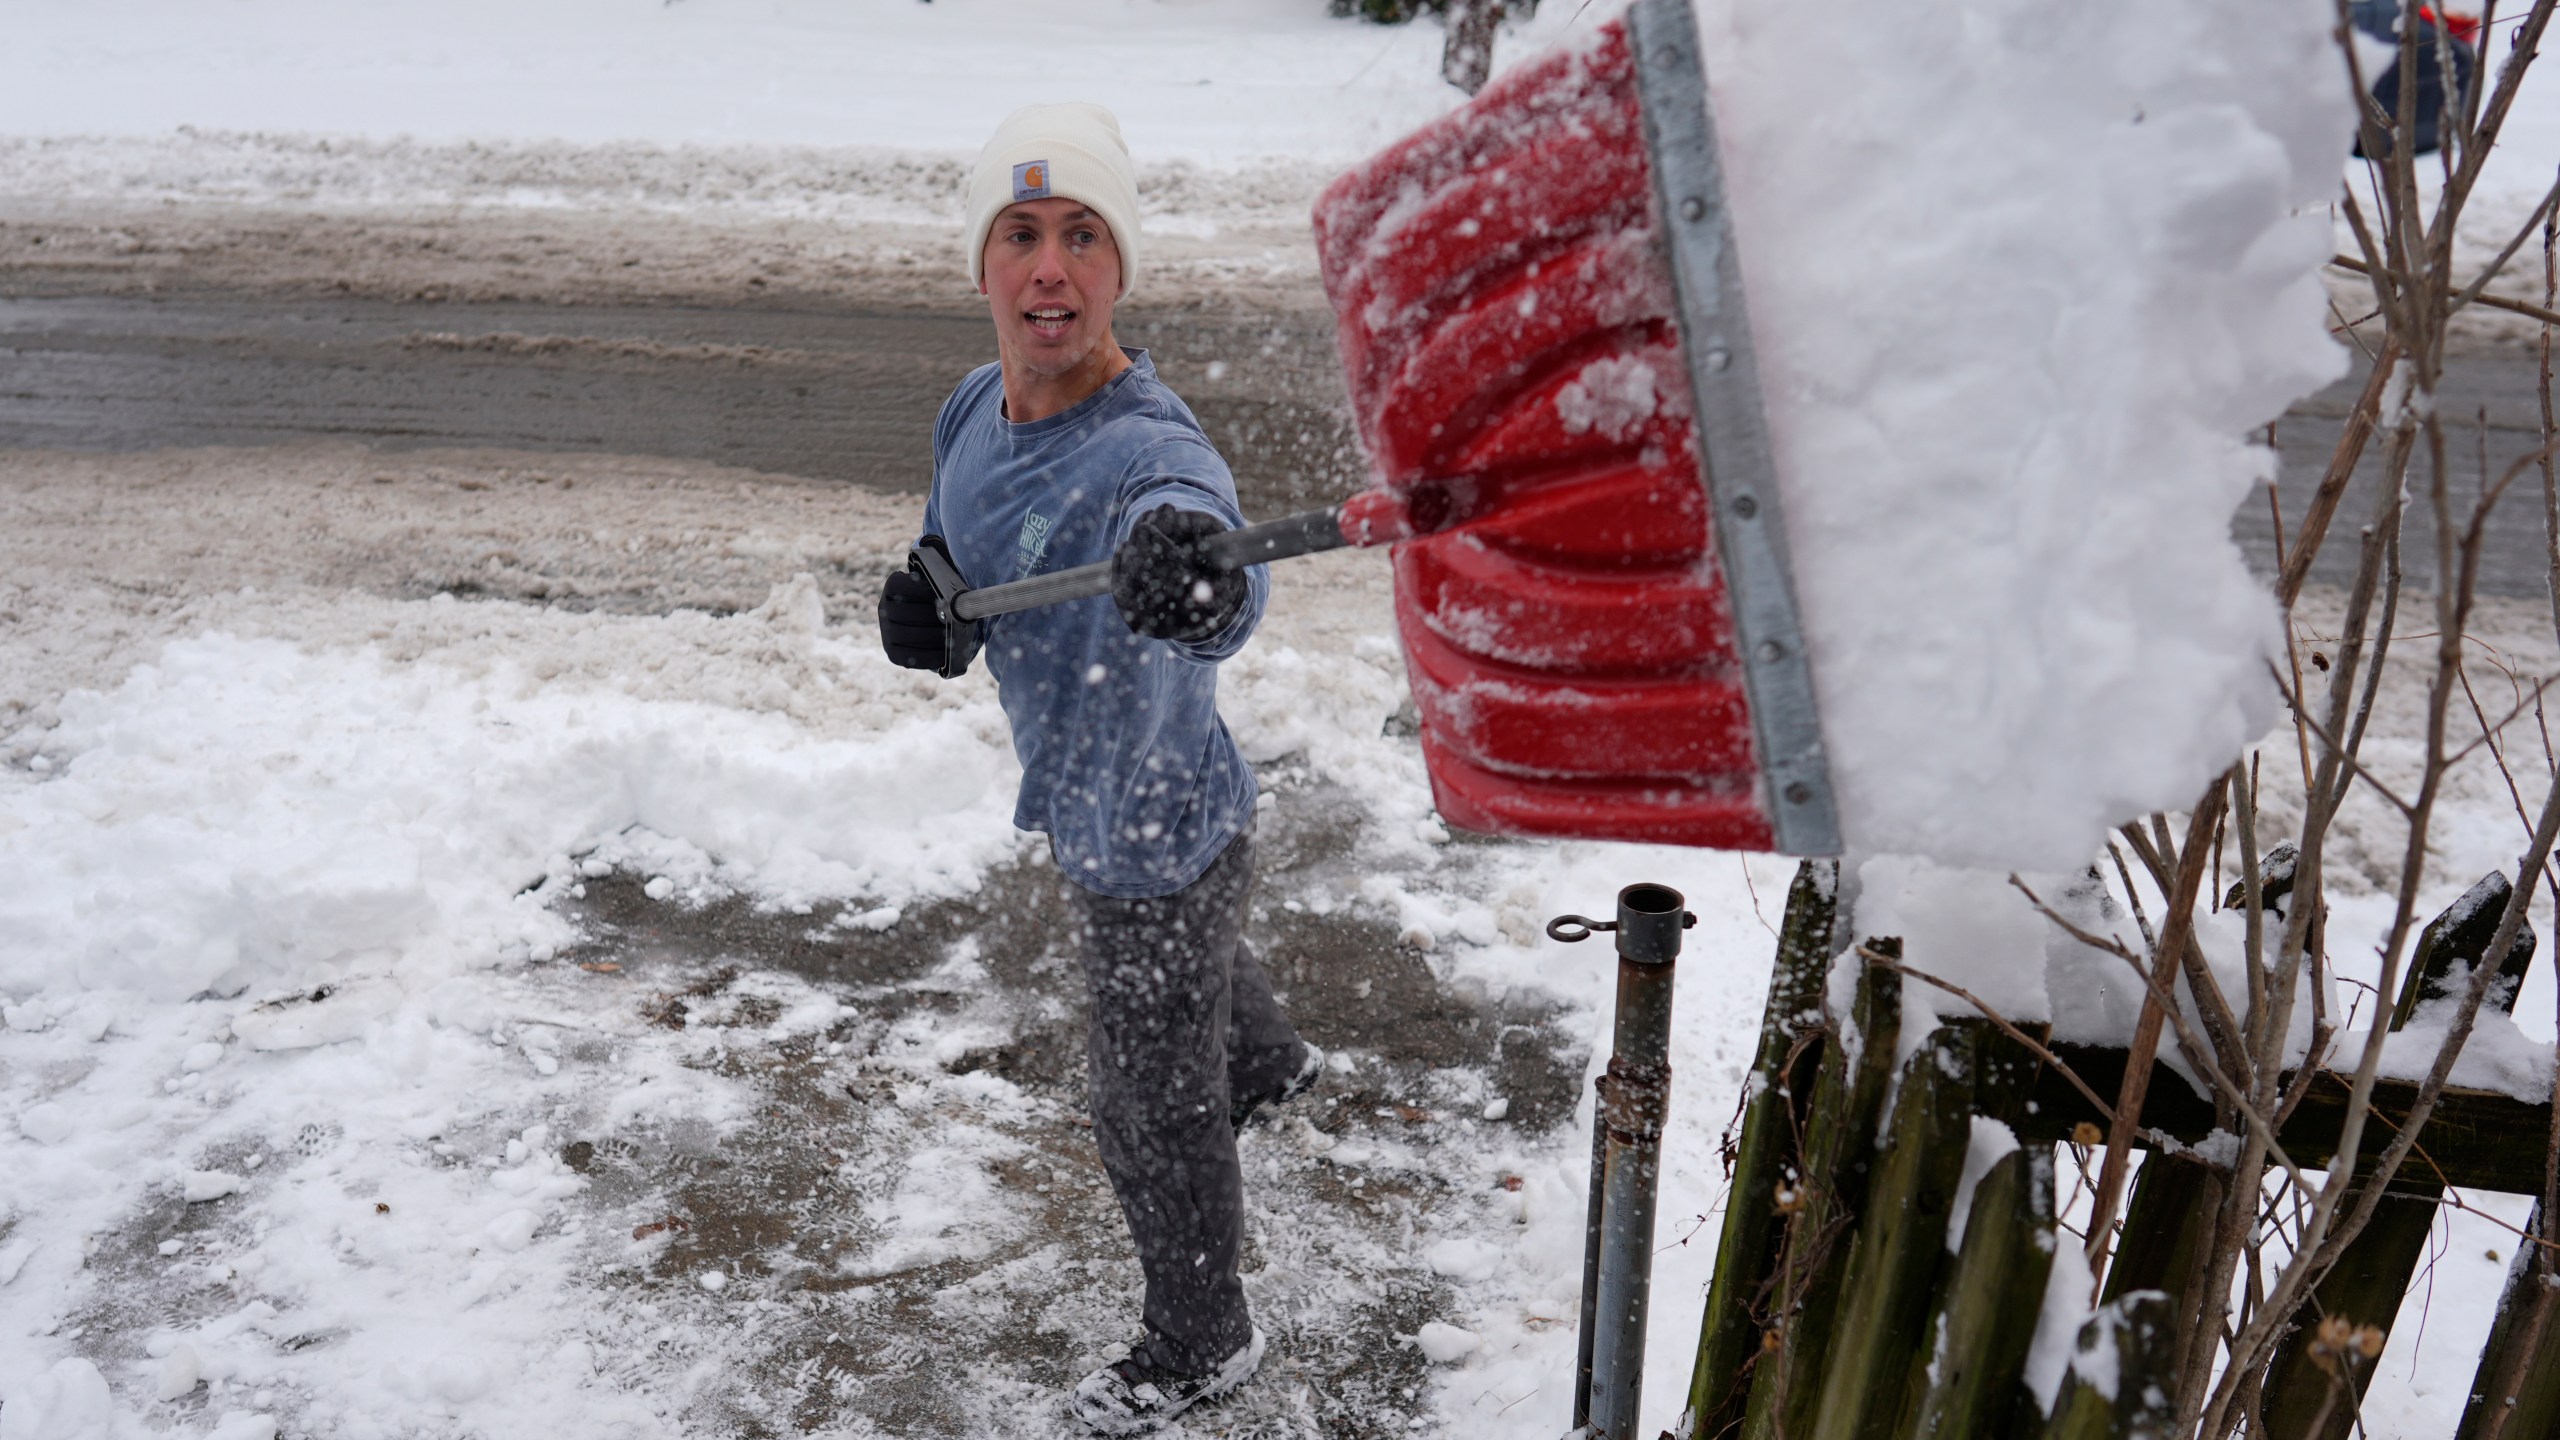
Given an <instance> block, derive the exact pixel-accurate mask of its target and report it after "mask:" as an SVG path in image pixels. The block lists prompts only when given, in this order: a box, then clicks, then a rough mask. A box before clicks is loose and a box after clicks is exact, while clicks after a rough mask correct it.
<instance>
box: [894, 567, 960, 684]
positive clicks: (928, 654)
mask: <svg viewBox="0 0 2560 1440" xmlns="http://www.w3.org/2000/svg"><path fill="white" fill-rule="evenodd" d="M918 544H919V545H930V546H932V547H933V548H934V549H936V550H938V551H940V552H941V553H942V554H943V556H944V557H945V558H948V557H949V555H950V553H951V552H950V551H949V550H948V549H947V548H945V547H944V545H943V543H942V537H941V536H939V535H927V536H926V537H924V539H923V540H921V541H919V542H918ZM979 638H980V637H979V632H978V622H977V621H975V620H952V621H949V622H945V621H944V620H943V618H942V613H941V609H940V607H939V606H937V605H936V604H935V603H934V593H933V582H932V581H930V580H927V579H926V578H925V577H924V574H923V572H922V567H921V566H920V565H918V564H915V563H912V562H911V563H910V564H909V566H908V568H906V569H904V570H897V571H892V572H890V575H889V578H888V579H887V580H885V581H883V582H881V585H880V648H881V650H882V651H884V652H886V653H887V655H888V657H889V661H890V663H891V664H894V665H903V666H905V667H906V668H908V669H910V670H930V671H932V672H934V673H935V674H937V675H940V676H942V677H943V678H945V679H950V678H953V677H955V676H958V675H960V674H963V673H965V672H966V671H967V670H968V668H969V662H970V661H971V660H973V659H975V658H977V654H978V642H979Z"/></svg>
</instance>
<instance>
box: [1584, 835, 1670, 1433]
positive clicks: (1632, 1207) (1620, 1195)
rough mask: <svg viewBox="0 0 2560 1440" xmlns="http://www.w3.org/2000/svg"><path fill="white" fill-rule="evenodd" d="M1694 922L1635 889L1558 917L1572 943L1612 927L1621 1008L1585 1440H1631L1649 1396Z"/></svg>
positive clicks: (1591, 1253)
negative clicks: (1668, 1124)
mask: <svg viewBox="0 0 2560 1440" xmlns="http://www.w3.org/2000/svg"><path fill="white" fill-rule="evenodd" d="M1696 923H1698V922H1697V917H1696V916H1694V915H1691V914H1690V913H1689V912H1688V910H1687V909H1686V908H1685V902H1684V901H1683V900H1682V898H1681V895H1680V892H1679V891H1677V890H1674V889H1672V888H1671V887H1669V886H1667V885H1630V886H1628V887H1627V888H1625V889H1624V890H1621V891H1619V892H1618V917H1617V919H1616V920H1614V921H1606V922H1603V921H1593V920H1585V919H1583V918H1582V917H1581V916H1579V915H1564V916H1559V917H1557V918H1556V919H1555V920H1553V921H1551V922H1549V924H1548V926H1547V934H1548V935H1550V936H1552V937H1553V938H1555V939H1557V940H1561V941H1566V942H1568V943H1570V942H1573V941H1579V940H1585V939H1588V938H1590V936H1591V935H1592V933H1593V932H1595V931H1599V930H1613V931H1615V932H1617V940H1618V1015H1617V1027H1616V1031H1615V1033H1614V1035H1613V1036H1612V1038H1611V1041H1610V1053H1609V1069H1608V1073H1607V1074H1605V1075H1603V1076H1602V1077H1601V1079H1600V1082H1599V1086H1600V1098H1599V1104H1598V1105H1597V1106H1596V1107H1595V1108H1596V1112H1597V1113H1596V1114H1595V1115H1594V1117H1593V1121H1592V1126H1593V1129H1592V1137H1591V1138H1592V1177H1591V1180H1592V1192H1591V1222H1590V1228H1589V1231H1588V1232H1587V1234H1586V1235H1585V1237H1584V1241H1583V1244H1584V1252H1583V1253H1584V1260H1583V1271H1582V1274H1583V1293H1582V1333H1581V1336H1580V1356H1579V1363H1578V1364H1577V1366H1576V1369H1575V1375H1574V1394H1573V1423H1574V1425H1575V1427H1576V1428H1577V1430H1578V1432H1579V1433H1581V1434H1583V1435H1585V1436H1588V1437H1589V1440H1633V1437H1634V1435H1635V1429H1636V1414H1637V1411H1638V1409H1639V1407H1640V1406H1641V1404H1642V1402H1643V1399H1644V1336H1645V1317H1646V1313H1647V1310H1648V1308H1649V1304H1650V1301H1651V1293H1652V1284H1653V1219H1654V1203H1655V1197H1656V1193H1657V1191H1658V1189H1659V1186H1660V1182H1661V1173H1662V1120H1663V1114H1664V1112H1665V1110H1666V1109H1667V1108H1668V1107H1669V1104H1670V1099H1671V979H1672V970H1673V962H1674V961H1676V960H1677V959H1678V958H1679V955H1680V939H1681V935H1680V932H1681V931H1683V930H1685V929H1687V928H1688V927H1689V926H1691V925H1694V924H1696Z"/></svg>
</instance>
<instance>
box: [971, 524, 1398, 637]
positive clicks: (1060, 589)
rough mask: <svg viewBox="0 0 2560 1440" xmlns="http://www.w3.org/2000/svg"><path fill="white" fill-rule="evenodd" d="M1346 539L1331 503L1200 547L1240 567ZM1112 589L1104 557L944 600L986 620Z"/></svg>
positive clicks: (1215, 560) (1215, 561) (1213, 560)
mask: <svg viewBox="0 0 2560 1440" xmlns="http://www.w3.org/2000/svg"><path fill="white" fill-rule="evenodd" d="M1349 543H1350V542H1349V541H1348V540H1346V539H1345V538H1344V537H1343V534H1342V507H1341V506H1339V505H1335V506H1329V507H1327V508H1325V509H1322V510H1302V511H1300V512H1299V513H1297V514H1295V515H1284V516H1282V517H1281V518H1280V519H1277V520H1265V521H1263V522H1262V523H1261V524H1259V525H1247V526H1245V527H1244V528H1243V529H1241V530H1227V531H1222V532H1220V533H1218V534H1216V535H1212V536H1210V537H1209V539H1208V541H1207V542H1206V544H1205V547H1204V548H1206V549H1207V550H1208V552H1209V563H1210V564H1212V565H1215V566H1216V567H1218V568H1219V569H1221V570H1242V569H1244V568H1245V567H1246V566H1248V565H1264V564H1268V563H1270V562H1271V561H1274V560H1286V559H1289V558H1290V557H1291V556H1295V555H1312V554H1314V553H1316V552H1317V551H1319V550H1339V549H1341V548H1342V547H1343V546H1344V545H1347V544H1349ZM1110 593H1111V562H1110V561H1108V560H1105V561H1102V562H1101V563H1099V564H1095V565H1079V566H1077V567H1076V568H1074V569H1073V570H1058V571H1053V572H1051V573H1050V574H1047V575H1034V576H1032V577H1031V578H1030V579H1028V580H1015V581H1011V582H1008V583H1006V584H1003V585H989V586H987V587H985V588H984V589H980V590H962V591H960V592H958V593H957V594H953V595H950V596H947V597H945V603H946V604H948V605H949V606H950V607H951V613H952V614H953V615H956V616H958V617H959V618H961V619H963V620H984V619H986V618H987V617H988V616H990V615H1011V614H1013V613H1015V612H1016V611H1021V610H1037V609H1039V608H1040V607H1041V606H1043V605H1057V604H1062V603H1064V602H1066V601H1069V600H1083V599H1087V598H1089V597H1091V596H1095V595H1108V594H1110Z"/></svg>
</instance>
